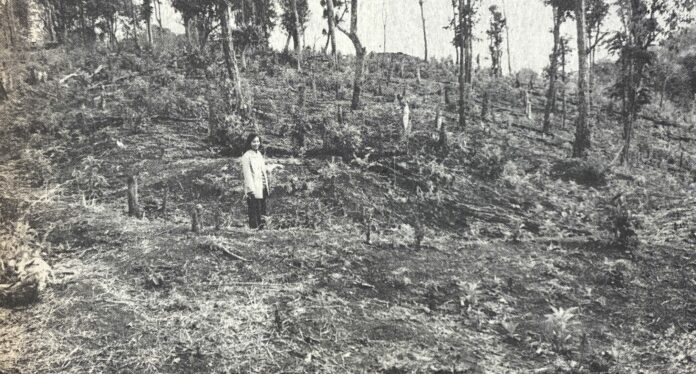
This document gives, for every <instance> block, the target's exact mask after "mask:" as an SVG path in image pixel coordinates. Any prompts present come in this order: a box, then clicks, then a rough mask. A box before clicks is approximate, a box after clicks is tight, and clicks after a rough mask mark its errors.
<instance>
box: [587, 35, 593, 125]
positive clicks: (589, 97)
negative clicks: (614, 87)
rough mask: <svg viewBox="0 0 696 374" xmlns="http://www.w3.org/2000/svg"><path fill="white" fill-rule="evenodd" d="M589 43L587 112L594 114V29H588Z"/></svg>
mask: <svg viewBox="0 0 696 374" xmlns="http://www.w3.org/2000/svg"><path fill="white" fill-rule="evenodd" d="M587 43H588V45H589V46H590V48H589V49H588V51H587V59H588V65H589V67H588V68H587V112H588V114H589V115H590V116H591V115H592V97H593V96H594V92H593V88H594V87H593V79H594V77H593V74H594V72H593V71H592V70H593V69H594V63H593V62H592V56H593V55H594V46H593V45H592V29H591V28H590V29H587Z"/></svg>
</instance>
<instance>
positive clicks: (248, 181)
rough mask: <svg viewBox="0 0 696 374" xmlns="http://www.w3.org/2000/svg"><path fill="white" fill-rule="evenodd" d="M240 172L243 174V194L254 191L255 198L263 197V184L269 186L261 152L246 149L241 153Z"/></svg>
mask: <svg viewBox="0 0 696 374" xmlns="http://www.w3.org/2000/svg"><path fill="white" fill-rule="evenodd" d="M240 162H241V164H242V174H243V175H244V194H245V195H246V194H247V193H249V192H253V193H254V197H256V198H257V199H262V198H263V188H264V186H265V187H266V188H268V190H269V192H270V188H269V184H268V175H267V172H266V162H265V161H264V159H263V155H262V154H261V152H258V151H254V150H248V151H246V152H244V154H243V155H242V157H241V159H240Z"/></svg>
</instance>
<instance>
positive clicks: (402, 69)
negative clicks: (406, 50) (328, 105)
mask: <svg viewBox="0 0 696 374" xmlns="http://www.w3.org/2000/svg"><path fill="white" fill-rule="evenodd" d="M405 65H406V64H405V63H404V62H403V61H402V62H401V63H400V64H399V78H404V77H405V76H406V66H405Z"/></svg>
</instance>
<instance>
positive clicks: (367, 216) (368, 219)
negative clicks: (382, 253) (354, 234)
mask: <svg viewBox="0 0 696 374" xmlns="http://www.w3.org/2000/svg"><path fill="white" fill-rule="evenodd" d="M363 225H364V226H365V244H371V243H370V235H371V233H372V210H371V209H368V208H363Z"/></svg>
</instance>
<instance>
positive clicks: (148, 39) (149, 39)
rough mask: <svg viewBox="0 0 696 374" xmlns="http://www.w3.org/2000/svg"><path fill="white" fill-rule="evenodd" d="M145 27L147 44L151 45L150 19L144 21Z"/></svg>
mask: <svg viewBox="0 0 696 374" xmlns="http://www.w3.org/2000/svg"><path fill="white" fill-rule="evenodd" d="M145 26H146V27H147V43H148V44H150V45H152V22H151V21H150V18H148V19H146V20H145Z"/></svg>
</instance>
